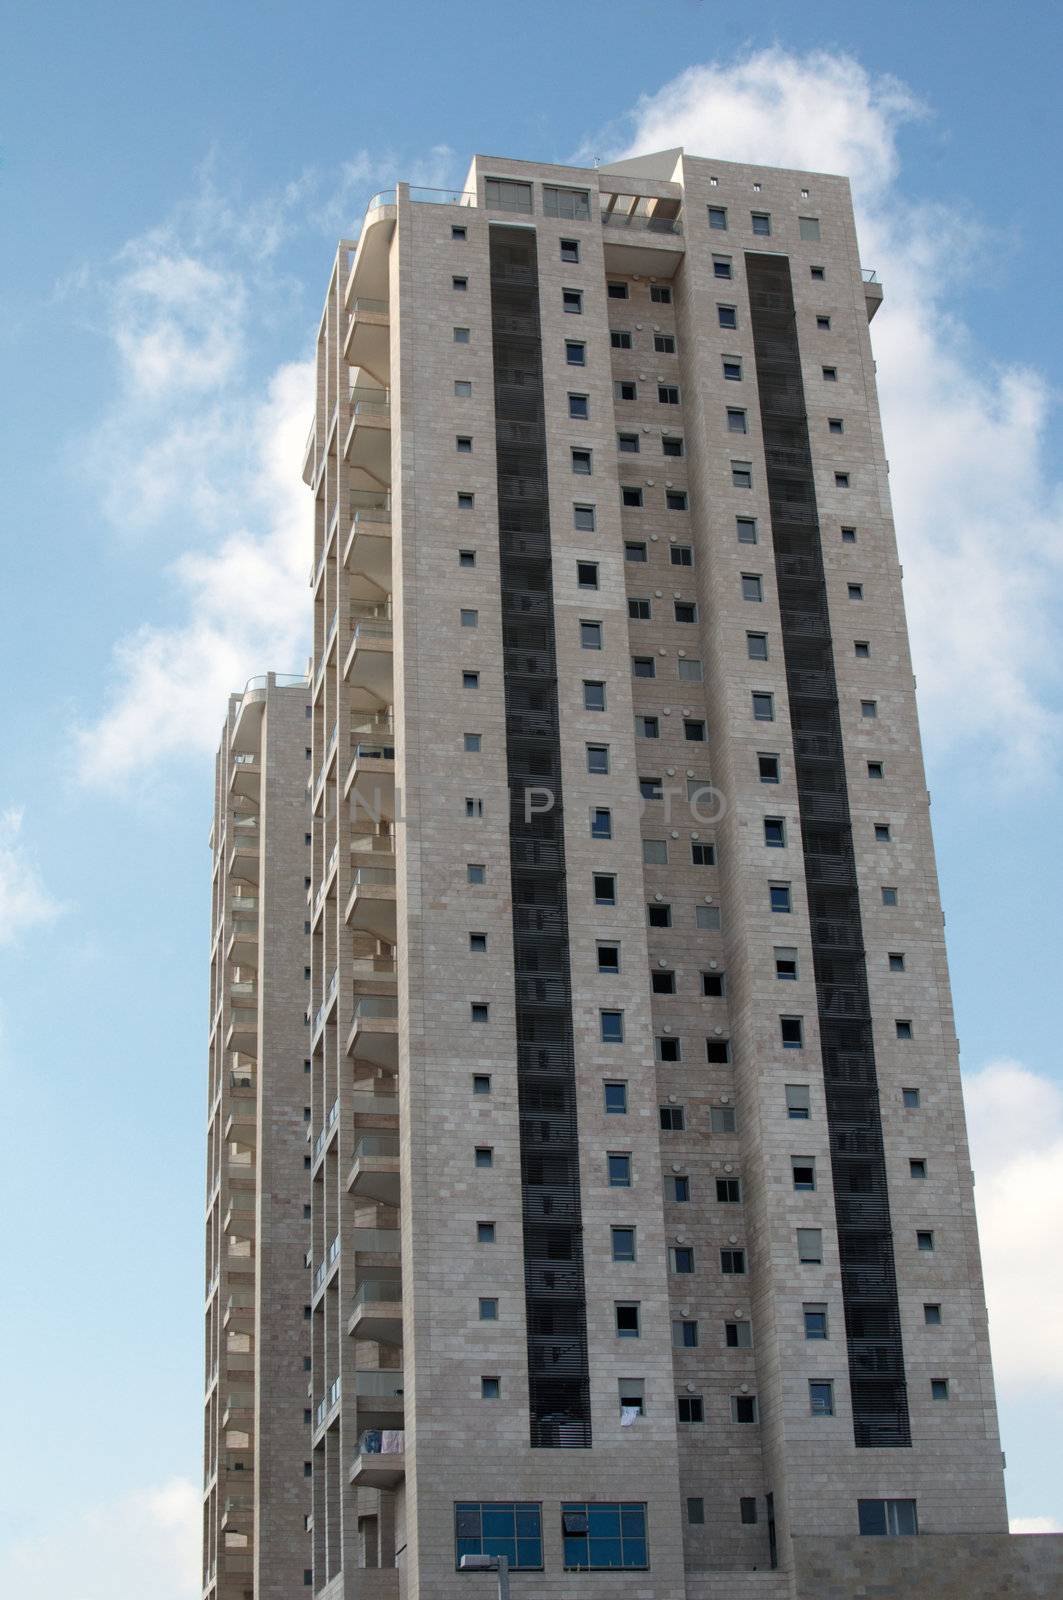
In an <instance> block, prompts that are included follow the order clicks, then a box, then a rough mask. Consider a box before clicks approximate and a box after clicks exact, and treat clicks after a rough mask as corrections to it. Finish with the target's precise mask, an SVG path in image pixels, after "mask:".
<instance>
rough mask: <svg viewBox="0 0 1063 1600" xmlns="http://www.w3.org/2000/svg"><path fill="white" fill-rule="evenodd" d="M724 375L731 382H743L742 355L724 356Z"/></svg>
mask: <svg viewBox="0 0 1063 1600" xmlns="http://www.w3.org/2000/svg"><path fill="white" fill-rule="evenodd" d="M723 375H724V377H725V378H727V379H728V380H729V381H730V382H731V383H739V382H741V378H742V358H741V356H724V358H723Z"/></svg>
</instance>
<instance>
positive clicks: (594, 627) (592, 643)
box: [579, 622, 602, 650]
mask: <svg viewBox="0 0 1063 1600" xmlns="http://www.w3.org/2000/svg"><path fill="white" fill-rule="evenodd" d="M579 642H580V645H581V647H582V648H583V649H584V650H600V649H601V648H602V625H601V623H600V622H581V623H580V625H579Z"/></svg>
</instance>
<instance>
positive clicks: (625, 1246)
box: [610, 1228, 635, 1261]
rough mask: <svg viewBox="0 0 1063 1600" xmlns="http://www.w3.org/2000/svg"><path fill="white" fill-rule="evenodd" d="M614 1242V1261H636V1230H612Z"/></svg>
mask: <svg viewBox="0 0 1063 1600" xmlns="http://www.w3.org/2000/svg"><path fill="white" fill-rule="evenodd" d="M610 1233H611V1236H612V1241H613V1260H614V1261H634V1260H635V1230H634V1228H612V1229H611V1230H610Z"/></svg>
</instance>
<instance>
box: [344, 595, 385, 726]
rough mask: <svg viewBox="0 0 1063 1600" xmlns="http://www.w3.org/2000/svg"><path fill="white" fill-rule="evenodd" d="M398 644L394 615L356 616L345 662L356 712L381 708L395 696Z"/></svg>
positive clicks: (350, 699)
mask: <svg viewBox="0 0 1063 1600" xmlns="http://www.w3.org/2000/svg"><path fill="white" fill-rule="evenodd" d="M394 648H395V647H394V643H393V640H392V628H391V618H390V617H387V616H369V617H356V618H353V619H352V629H351V642H350V645H349V646H348V648H347V655H346V658H345V660H344V663H343V681H344V682H345V683H346V684H347V686H348V689H349V691H350V692H349V695H348V699H349V701H350V706H351V710H352V711H380V710H382V709H383V708H384V706H386V705H389V704H390V703H391V700H392V699H393V697H394V682H395V675H394V664H395V660H394Z"/></svg>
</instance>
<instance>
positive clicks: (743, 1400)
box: [731, 1394, 757, 1422]
mask: <svg viewBox="0 0 1063 1600" xmlns="http://www.w3.org/2000/svg"><path fill="white" fill-rule="evenodd" d="M756 1420H757V1397H756V1395H754V1394H733V1395H732V1396H731V1421H732V1422H756Z"/></svg>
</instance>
